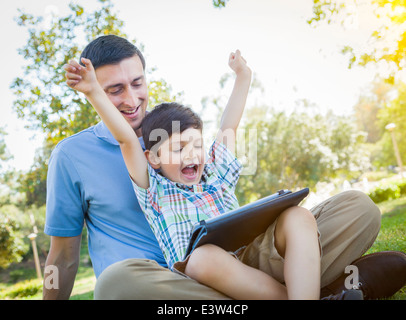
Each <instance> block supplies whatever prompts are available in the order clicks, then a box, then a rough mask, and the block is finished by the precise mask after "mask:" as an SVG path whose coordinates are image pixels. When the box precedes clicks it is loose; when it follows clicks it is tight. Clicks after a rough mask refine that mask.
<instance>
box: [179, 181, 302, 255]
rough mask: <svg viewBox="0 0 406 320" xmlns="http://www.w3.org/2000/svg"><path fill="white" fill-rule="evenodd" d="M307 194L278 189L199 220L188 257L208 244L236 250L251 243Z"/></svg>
mask: <svg viewBox="0 0 406 320" xmlns="http://www.w3.org/2000/svg"><path fill="white" fill-rule="evenodd" d="M308 194H309V189H308V188H305V189H302V190H299V191H296V192H292V191H290V190H280V191H278V192H276V193H274V194H271V195H269V196H267V197H265V198H262V199H259V200H257V201H254V202H252V203H250V204H247V205H244V206H242V207H240V208H238V209H235V210H232V211H229V212H227V213H225V214H222V215H220V216H217V217H213V218H210V219H207V220H202V221H200V223H198V224H196V225H195V226H194V228H193V230H192V232H191V236H190V240H189V245H188V248H187V250H186V255H185V258H186V256H188V255H189V254H190V253H191V252H192V251H193V250H194V249H195V248H197V247H199V246H201V245H203V244H207V243H211V244H214V245H217V246H219V247H221V248H223V249H224V250H226V251H236V250H238V249H239V248H241V247H243V246H246V245H248V244H249V243H251V242H252V241H253V240H254V239H255V238H256V237H257V236H258V235H260V234H261V233H263V232H265V231H266V229H267V228H268V227H269V226H270V225H271V224H272V223H273V222H274V221H275V220H276V218H277V217H278V216H279V215H280V214H281V213H282V212H283V211H284V210H286V209H288V208H290V207H293V206H297V205H299V204H300V202H301V201H302V200H303V199H304V198H305V197H306V196H307V195H308Z"/></svg>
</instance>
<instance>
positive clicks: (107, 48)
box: [79, 34, 145, 70]
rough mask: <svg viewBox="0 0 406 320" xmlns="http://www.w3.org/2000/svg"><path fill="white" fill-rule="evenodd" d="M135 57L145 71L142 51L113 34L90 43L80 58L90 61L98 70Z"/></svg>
mask: <svg viewBox="0 0 406 320" xmlns="http://www.w3.org/2000/svg"><path fill="white" fill-rule="evenodd" d="M135 55H137V56H138V57H139V58H140V60H141V63H142V67H143V69H144V70H145V59H144V57H143V55H142V53H141V51H140V50H138V48H137V47H136V46H135V45H133V44H132V43H131V42H129V41H128V40H127V39H124V38H122V37H119V36H115V35H112V34H111V35H107V36H101V37H99V38H96V39H95V40H93V41H92V42H90V43H89V44H88V45H87V46H86V47H85V49H84V50H83V52H82V54H81V56H80V58H82V57H83V58H87V59H90V61H92V64H93V67H94V68H95V69H97V68H98V67H101V66H104V65H108V64H118V63H120V62H121V61H122V60H124V59H127V58H131V57H133V56H135ZM79 61H81V59H80V60H79Z"/></svg>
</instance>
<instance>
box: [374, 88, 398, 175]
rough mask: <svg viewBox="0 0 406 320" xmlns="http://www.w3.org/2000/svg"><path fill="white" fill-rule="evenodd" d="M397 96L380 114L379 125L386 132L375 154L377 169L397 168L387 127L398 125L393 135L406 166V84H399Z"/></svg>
mask: <svg viewBox="0 0 406 320" xmlns="http://www.w3.org/2000/svg"><path fill="white" fill-rule="evenodd" d="M396 87H397V96H396V97H395V98H394V99H392V100H391V101H388V102H387V103H386V104H385V105H384V107H383V108H381V109H380V110H379V112H378V121H379V122H378V123H379V126H380V127H381V128H382V130H383V131H384V134H383V135H382V138H381V139H380V140H379V141H378V143H377V151H376V152H375V154H374V157H373V162H374V164H375V165H376V166H377V167H381V166H389V165H393V166H397V161H396V156H395V152H394V148H393V142H392V138H391V134H390V132H389V131H388V130H385V127H386V125H388V124H389V123H394V124H395V125H396V127H395V129H394V131H393V134H394V137H395V139H396V143H397V145H398V148H399V154H400V157H401V160H402V163H403V164H404V163H405V162H406V159H405V156H404V155H405V154H406V104H405V101H406V84H405V83H401V82H399V83H397V85H396Z"/></svg>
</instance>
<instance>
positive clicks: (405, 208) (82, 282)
mask: <svg viewBox="0 0 406 320" xmlns="http://www.w3.org/2000/svg"><path fill="white" fill-rule="evenodd" d="M379 207H380V209H381V211H382V226H381V231H380V233H379V235H378V238H377V239H376V241H375V243H374V245H373V246H372V247H371V248H370V249H369V250H368V252H367V254H368V253H373V252H379V251H387V250H397V251H403V252H406V197H403V198H400V199H396V200H391V201H386V202H383V203H380V204H379ZM82 243H83V247H82V250H81V261H86V259H88V257H87V248H86V246H87V243H86V241H82ZM5 272H7V270H5V271H2V272H1V273H0V276H1V275H2V274H3V279H4V278H7V279H8V280H7V282H3V281H1V279H2V278H1V277H0V281H1V282H3V283H0V299H15V300H20V299H30V300H39V299H41V298H42V282H41V281H40V280H37V279H35V270H33V267H31V268H27V266H25V267H24V266H22V267H21V268H14V269H13V270H12V271H9V273H12V274H11V275H10V274H8V275H7V277H5V276H4V273H5ZM13 278H15V279H18V281H13ZM95 283H96V278H95V276H94V273H93V269H92V268H91V267H90V266H88V265H87V264H86V263H81V265H80V266H79V270H78V273H77V276H76V281H75V285H74V287H73V290H72V295H71V300H92V299H93V289H94V285H95ZM390 299H391V300H406V286H405V287H403V288H402V289H401V290H400V291H398V292H397V293H396V294H395V295H393V296H392V297H391V298H390Z"/></svg>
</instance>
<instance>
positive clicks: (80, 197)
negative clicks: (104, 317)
mask: <svg viewBox="0 0 406 320" xmlns="http://www.w3.org/2000/svg"><path fill="white" fill-rule="evenodd" d="M84 223H86V227H87V230H88V242H89V255H90V258H91V260H92V264H93V269H94V272H95V274H96V277H98V276H99V275H100V273H101V272H102V271H103V270H104V269H105V268H106V267H108V266H109V265H111V264H112V263H115V262H118V261H121V260H124V259H128V258H144V259H152V260H155V261H157V262H158V263H159V264H161V265H162V266H165V267H166V262H165V259H164V257H163V255H162V252H161V250H160V248H159V245H158V242H157V240H156V238H155V236H154V234H153V233H152V231H151V228H150V227H149V225H148V222H147V220H146V219H145V216H144V214H143V212H142V210H141V208H140V206H139V204H138V201H137V197H136V195H135V193H134V190H133V187H132V183H131V179H130V177H129V174H128V172H127V168H126V166H125V163H124V160H123V157H122V155H121V150H120V146H119V144H118V142H117V141H116V140H115V139H114V138H113V136H112V135H111V133H110V131H109V130H108V129H107V127H106V126H105V125H104V123H103V122H100V123H99V124H97V125H96V126H93V127H90V128H88V129H86V130H84V131H81V132H79V133H77V134H75V135H73V136H71V137H69V138H66V139H64V140H63V141H61V142H60V143H59V144H58V145H57V146H56V147H55V149H54V150H53V152H52V154H51V157H50V160H49V164H48V178H47V204H46V222H45V230H44V232H45V233H46V234H48V235H50V236H58V237H74V236H78V235H80V234H81V233H82V230H83V226H84Z"/></svg>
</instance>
